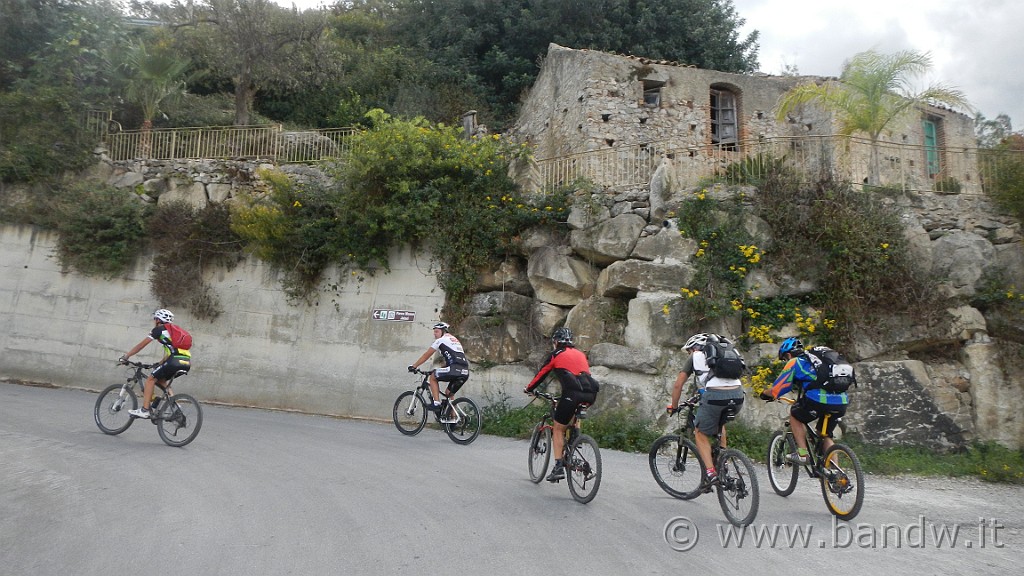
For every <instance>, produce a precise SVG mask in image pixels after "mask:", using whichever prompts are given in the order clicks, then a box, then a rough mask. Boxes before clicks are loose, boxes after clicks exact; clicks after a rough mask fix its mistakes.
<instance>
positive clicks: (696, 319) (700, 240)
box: [666, 188, 761, 325]
mask: <svg viewBox="0 0 1024 576" xmlns="http://www.w3.org/2000/svg"><path fill="white" fill-rule="evenodd" d="M742 202H743V198H742V197H736V198H733V199H729V200H723V201H717V200H715V199H713V198H712V194H711V193H710V192H709V191H708V190H707V189H706V188H700V189H697V190H694V191H693V192H692V193H691V195H690V197H688V198H686V199H685V200H683V202H682V203H681V204H680V206H679V210H678V212H677V213H676V214H675V217H676V218H677V226H678V228H679V233H680V234H682V235H683V236H685V237H687V238H692V239H693V240H695V241H696V242H697V252H696V253H695V254H694V257H693V259H692V260H691V262H692V263H693V264H694V265H695V267H696V274H695V275H694V277H693V280H692V282H690V285H689V286H684V287H682V288H680V293H681V295H682V301H681V302H682V304H681V308H682V310H680V311H679V316H680V318H681V319H684V321H685V322H687V323H688V324H691V325H695V324H700V323H703V322H705V321H707V320H713V319H715V318H720V317H722V316H725V315H728V314H731V313H733V311H734V304H732V303H733V302H736V301H738V299H740V298H742V297H743V294H744V291H745V288H744V281H745V278H746V276H747V274H749V273H750V271H752V270H753V269H754V268H755V267H757V266H758V265H759V264H760V260H761V253H760V250H759V249H758V247H757V246H755V245H754V240H753V237H752V236H751V234H750V232H748V231H747V230H746V228H745V227H744V225H743V218H744V213H745V210H744V207H743V204H742ZM666 312H667V311H666Z"/></svg>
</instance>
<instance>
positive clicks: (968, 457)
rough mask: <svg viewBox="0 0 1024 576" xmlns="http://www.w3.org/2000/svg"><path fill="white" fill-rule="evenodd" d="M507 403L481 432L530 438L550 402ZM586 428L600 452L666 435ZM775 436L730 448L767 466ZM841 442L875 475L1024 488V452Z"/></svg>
mask: <svg viewBox="0 0 1024 576" xmlns="http://www.w3.org/2000/svg"><path fill="white" fill-rule="evenodd" d="M509 399H510V398H509V396H508V395H504V394H503V395H501V396H500V397H499V398H497V399H492V401H491V403H490V404H489V405H488V406H485V407H484V408H483V419H484V425H483V432H484V433H486V434H492V435H496V436H506V437H512V438H522V439H525V438H529V436H530V433H531V432H532V431H533V427H534V426H535V425H536V424H537V422H538V421H540V419H541V418H542V417H543V416H544V414H545V413H547V411H548V406H547V404H546V403H545V404H541V403H540V402H539V401H538V402H534V403H532V404H530V405H528V406H526V407H524V408H515V407H512V406H511V405H510V404H509ZM584 427H585V429H586V433H587V434H589V435H590V436H593V438H594V439H595V440H597V443H598V445H599V446H601V448H607V449H609V450H621V451H624V452H640V453H646V452H647V451H648V450H649V449H650V447H651V444H653V443H654V441H655V440H656V439H657V438H658V437H659V436H661V435H662V434H663V431H662V429H661V428H659V427H658V426H657V425H656V424H655V422H653V421H652V420H651V419H649V418H644V417H642V416H641V415H640V414H638V413H637V412H636V411H635V410H632V409H614V410H605V411H600V412H594V413H593V415H592V416H591V417H590V418H588V419H587V421H586V423H585V424H584ZM772 432H773V430H766V429H761V428H753V427H749V426H745V425H743V424H741V423H735V422H734V423H732V424H730V425H729V446H730V447H732V448H738V449H740V450H742V451H743V452H744V453H746V454H747V455H748V456H750V457H751V459H753V460H755V461H758V462H763V461H764V456H765V453H766V452H767V450H768V440H769V439H770V438H771V434H772ZM843 443H845V444H847V445H849V446H850V447H851V448H853V450H854V452H856V454H857V456H858V457H859V459H860V461H861V465H862V466H863V467H864V471H865V472H868V473H872V474H884V475H903V474H908V475H915V476H931V477H974V478H978V479H980V480H983V481H986V482H997V483H1006V484H1021V485H1024V450H1011V449H1009V448H1005V447H1003V446H1000V445H998V444H995V443H975V444H972V445H971V446H969V447H967V448H965V449H963V450H960V451H957V452H950V453H938V452H935V451H932V450H928V449H926V448H922V447H915V446H896V447H881V446H876V445H874V444H870V443H865V442H863V441H862V440H861V439H859V438H857V437H856V436H854V435H847V436H846V437H845V438H844V439H843Z"/></svg>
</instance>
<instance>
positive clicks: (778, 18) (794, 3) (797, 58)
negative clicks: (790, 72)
mask: <svg viewBox="0 0 1024 576" xmlns="http://www.w3.org/2000/svg"><path fill="white" fill-rule="evenodd" d="M733 5H734V6H735V7H736V12H737V13H738V14H739V15H740V17H742V18H745V19H746V21H747V22H746V24H745V26H744V28H743V29H742V30H743V31H742V32H741V37H745V36H746V33H747V32H749V31H750V30H759V31H760V32H761V38H760V45H761V48H760V50H759V51H758V61H759V62H760V63H761V71H762V72H767V73H769V74H778V73H780V72H782V70H783V68H784V66H787V65H788V66H796V67H797V69H798V71H799V72H800V73H801V74H814V75H821V76H838V75H839V73H840V72H841V71H842V68H843V62H845V61H846V60H847V59H849V58H850V57H851V56H853V55H854V54H856V53H858V52H863V51H865V50H870V49H872V48H873V49H875V50H877V51H879V52H887V53H888V52H895V51H897V50H905V49H914V50H918V51H921V52H929V53H931V57H932V64H933V67H932V75H931V77H929V78H927V79H925V80H922V81H921V87H924V85H926V84H927V83H942V84H946V85H948V86H953V87H956V88H959V89H960V90H962V91H963V92H964V93H965V94H966V95H967V98H968V99H969V100H970V101H971V103H972V104H973V105H974V107H975V108H977V109H978V110H979V111H980V112H981V113H982V114H984V115H985V117H986V118H989V119H992V118H995V117H996V116H997V115H998V114H1000V113H1005V114H1009V115H1010V118H1011V119H1012V120H1013V127H1014V129H1015V130H1020V129H1021V128H1024V40H1022V38H1021V36H1020V29H1021V27H1022V25H1024V0H852V1H844V0H733Z"/></svg>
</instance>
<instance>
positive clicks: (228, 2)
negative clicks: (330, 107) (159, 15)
mask: <svg viewBox="0 0 1024 576" xmlns="http://www.w3.org/2000/svg"><path fill="white" fill-rule="evenodd" d="M168 17H169V18H171V19H172V20H173V21H174V22H175V24H174V25H173V26H174V28H175V29H177V30H180V31H181V32H182V34H183V35H186V36H187V38H184V39H183V42H185V43H186V44H187V45H188V47H189V49H190V50H192V51H194V52H195V53H196V55H197V57H196V58H195V59H196V60H197V61H199V62H200V63H201V64H203V65H205V66H207V67H209V68H210V69H211V70H212V71H213V72H214V73H215V74H220V75H222V76H226V77H228V78H230V79H231V82H232V84H233V85H234V93H235V124H236V125H245V124H248V123H249V120H250V115H251V111H252V106H253V99H254V98H255V96H256V93H257V92H258V91H259V90H260V89H263V88H269V87H284V88H293V87H295V86H297V85H299V84H300V83H301V78H302V76H303V75H305V74H312V73H314V72H316V70H317V69H318V66H317V65H316V64H317V62H316V61H315V56H316V55H317V54H318V49H319V47H320V42H321V40H322V34H323V31H324V28H325V24H326V17H325V13H323V12H321V11H319V10H306V11H305V12H299V11H298V10H297V9H286V8H281V7H279V6H277V5H276V4H274V3H273V2H271V0H199V1H198V2H193V0H174V2H173V4H172V5H171V7H170V10H169V14H168Z"/></svg>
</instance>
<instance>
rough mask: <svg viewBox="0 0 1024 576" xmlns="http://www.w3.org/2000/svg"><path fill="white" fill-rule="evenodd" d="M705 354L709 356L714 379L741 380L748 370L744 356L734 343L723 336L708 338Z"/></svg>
mask: <svg viewBox="0 0 1024 576" xmlns="http://www.w3.org/2000/svg"><path fill="white" fill-rule="evenodd" d="M703 352H704V355H705V356H707V359H708V368H709V369H711V375H712V376H714V377H718V378H729V379H733V378H739V377H740V376H743V371H744V370H746V369H747V363H746V362H745V361H744V360H743V356H742V355H741V354H740V353H739V351H738V350H736V347H735V346H733V345H732V342H730V341H729V340H728V339H726V338H724V337H722V336H718V337H717V338H708V342H707V344H705V345H704V349H703Z"/></svg>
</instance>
